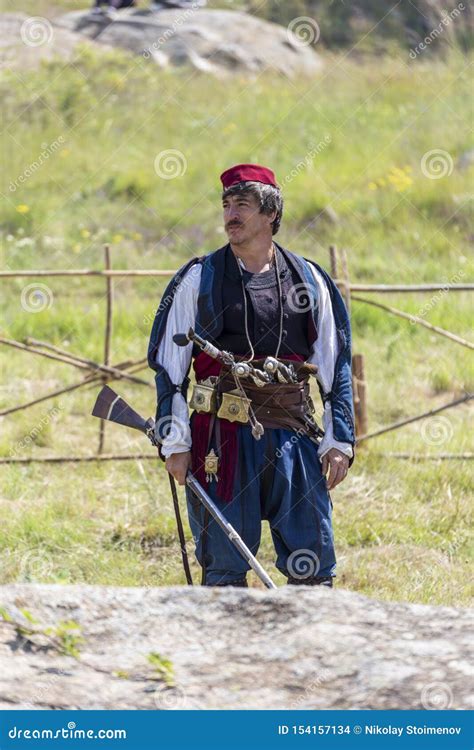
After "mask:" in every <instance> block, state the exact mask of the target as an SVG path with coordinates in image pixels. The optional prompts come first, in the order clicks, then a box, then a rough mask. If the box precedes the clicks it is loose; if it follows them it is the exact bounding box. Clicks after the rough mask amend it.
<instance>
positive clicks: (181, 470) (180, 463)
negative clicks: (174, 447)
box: [165, 451, 191, 485]
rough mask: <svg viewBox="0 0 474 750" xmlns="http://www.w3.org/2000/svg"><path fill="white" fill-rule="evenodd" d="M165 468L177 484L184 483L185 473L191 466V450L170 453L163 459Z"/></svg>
mask: <svg viewBox="0 0 474 750" xmlns="http://www.w3.org/2000/svg"><path fill="white" fill-rule="evenodd" d="M165 466H166V470H167V471H169V473H170V474H171V475H172V476H173V477H174V478H175V479H176V481H177V482H178V484H179V485H184V484H185V480H186V474H187V473H188V471H189V469H190V468H191V451H185V452H184V453H172V454H171V456H168V458H167V459H166V461H165Z"/></svg>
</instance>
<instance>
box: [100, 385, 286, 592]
mask: <svg viewBox="0 0 474 750" xmlns="http://www.w3.org/2000/svg"><path fill="white" fill-rule="evenodd" d="M92 415H93V416H94V417H99V418H100V419H106V420H108V421H109V422H115V423H116V424H121V425H124V426H125V427H131V428H132V429H134V430H139V431H140V432H143V433H144V434H145V435H146V436H147V437H148V439H149V440H150V442H151V444H152V445H154V446H155V447H158V439H157V438H156V436H155V420H154V419H153V418H152V417H150V418H149V419H144V418H143V417H142V416H140V414H138V413H137V412H136V411H135V410H134V409H132V407H131V406H129V405H128V404H127V402H126V401H124V399H123V398H121V397H120V396H119V395H118V394H117V393H115V391H113V390H112V388H110V387H109V386H108V385H104V387H103V388H102V390H101V391H100V393H99V395H98V396H97V400H96V402H95V405H94V408H93V410H92ZM169 478H170V484H171V490H172V494H173V504H174V509H175V514H176V521H177V524H178V534H179V541H180V546H181V555H182V559H183V566H184V569H185V572H186V578H187V581H188V584H190V585H192V579H191V572H190V570H189V562H188V557H187V552H186V542H185V539H184V532H183V527H182V524H181V517H180V514H179V505H178V497H177V494H176V485H175V484H174V479H173V477H172V476H171V474H169ZM186 484H187V486H188V487H189V488H190V489H191V491H192V492H193V493H194V495H195V496H196V497H197V499H198V500H199V501H200V502H201V503H202V505H203V506H204V507H205V508H206V509H207V510H208V512H209V513H210V514H211V516H212V517H213V518H214V520H215V521H216V523H217V524H218V525H219V526H220V527H221V529H222V530H223V532H224V533H225V534H226V536H227V538H228V539H229V540H230V541H231V542H232V544H233V545H234V546H235V547H236V548H237V550H238V551H239V553H240V554H241V555H242V557H243V558H244V560H246V561H247V562H248V564H249V565H250V567H251V568H252V570H254V571H255V573H256V574H257V576H258V577H259V578H260V580H261V581H262V582H263V583H264V584H265V586H266V587H267V588H269V589H276V586H275V584H274V583H273V581H272V579H271V578H270V576H269V575H268V573H266V572H265V570H264V569H263V568H262V566H261V565H260V563H259V562H258V560H257V559H256V557H255V556H254V555H253V554H252V553H251V551H250V550H249V548H248V547H247V545H246V544H245V542H244V541H243V539H242V538H241V537H240V536H239V534H238V533H237V532H236V530H235V529H234V527H233V526H232V525H231V524H230V523H229V522H228V521H227V519H226V517H225V516H224V515H223V513H221V511H220V510H219V508H218V507H217V506H216V505H215V503H214V502H213V500H211V498H210V497H209V495H208V494H207V492H206V491H205V489H204V488H203V487H202V486H201V485H200V484H199V482H198V481H197V479H196V478H195V477H194V475H193V474H192V473H191V472H190V471H189V472H188V474H187V476H186Z"/></svg>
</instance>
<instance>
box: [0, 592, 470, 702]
mask: <svg viewBox="0 0 474 750" xmlns="http://www.w3.org/2000/svg"><path fill="white" fill-rule="evenodd" d="M0 613H1V618H0V708H3V709H11V708H31V707H34V708H38V709H40V708H54V709H66V708H73V709H112V708H114V709H119V708H120V709H138V708H139V709H156V708H158V709H181V708H185V709H194V708H196V709H203V708H211V709H215V708H230V709H249V708H252V709H291V708H294V709H320V708H326V709H356V708H359V709H365V708H371V709H388V708H396V709H422V708H459V709H460V708H468V707H470V700H469V688H470V684H469V657H470V655H469V648H470V630H471V628H472V618H471V614H470V612H469V611H468V610H460V609H454V608H445V607H427V606H421V605H409V604H399V603H387V602H379V601H375V600H371V599H368V598H366V597H363V596H360V595H358V594H354V593H350V592H348V591H342V590H333V591H330V590H326V589H324V590H319V589H305V588H303V587H301V588H296V589H286V588H281V589H279V590H278V591H276V592H266V591H260V590H256V589H255V590H253V589H249V590H242V589H230V588H228V589H220V590H219V589H204V588H200V587H196V588H192V589H191V588H183V587H175V588H162V589H159V588H155V589H146V588H102V587H99V586H54V585H31V584H18V585H8V586H3V587H0Z"/></svg>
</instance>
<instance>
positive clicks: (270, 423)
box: [189, 363, 323, 435]
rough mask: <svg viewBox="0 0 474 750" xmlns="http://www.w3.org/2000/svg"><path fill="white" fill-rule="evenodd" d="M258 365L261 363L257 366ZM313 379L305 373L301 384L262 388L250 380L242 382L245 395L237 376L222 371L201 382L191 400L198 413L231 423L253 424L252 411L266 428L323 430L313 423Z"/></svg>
mask: <svg viewBox="0 0 474 750" xmlns="http://www.w3.org/2000/svg"><path fill="white" fill-rule="evenodd" d="M255 364H257V363H255ZM308 380H309V378H308V376H307V375H306V374H305V373H304V372H303V373H302V379H301V380H299V381H298V382H297V383H267V384H266V385H264V386H258V385H256V384H255V383H254V382H253V381H251V380H250V379H247V378H246V379H241V380H240V384H241V386H242V390H243V393H242V392H241V390H240V389H238V388H237V387H236V383H235V380H234V378H233V376H232V375H231V374H230V373H229V372H226V371H225V369H223V371H222V375H221V376H220V377H216V376H213V377H211V378H208V379H207V380H204V381H200V382H198V383H197V384H196V385H195V386H194V388H193V393H192V397H191V400H190V403H189V405H190V407H191V408H192V409H195V410H196V411H197V412H207V413H211V414H215V415H216V416H217V417H219V418H220V419H227V420H228V421H229V422H240V423H242V424H247V423H248V422H249V409H250V407H252V409H253V412H254V414H255V417H256V419H257V420H258V421H259V422H260V423H261V424H262V425H263V427H270V428H272V427H275V428H278V427H280V428H282V427H283V428H288V429H294V430H300V429H301V428H304V429H306V430H308V427H309V425H308V422H309V423H310V424H311V425H312V427H313V429H311V430H310V431H311V432H312V433H313V435H314V433H315V430H316V432H319V433H320V435H322V434H323V433H322V431H321V430H319V428H318V427H317V425H316V423H315V422H314V420H313V417H312V414H313V413H314V411H315V409H314V405H313V402H312V399H311V397H310V387H309V382H308Z"/></svg>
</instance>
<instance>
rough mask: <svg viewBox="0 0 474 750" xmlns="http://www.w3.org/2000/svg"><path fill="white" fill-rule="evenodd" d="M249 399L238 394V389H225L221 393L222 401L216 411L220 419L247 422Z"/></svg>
mask: <svg viewBox="0 0 474 750" xmlns="http://www.w3.org/2000/svg"><path fill="white" fill-rule="evenodd" d="M250 404H251V401H250V399H249V398H244V397H243V396H240V395H239V391H238V390H237V389H235V390H234V391H227V392H226V393H223V394H222V402H221V405H220V407H219V411H218V412H217V416H218V417H220V418H221V419H228V420H229V422H242V423H243V424H247V422H248V421H249V409H250Z"/></svg>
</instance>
